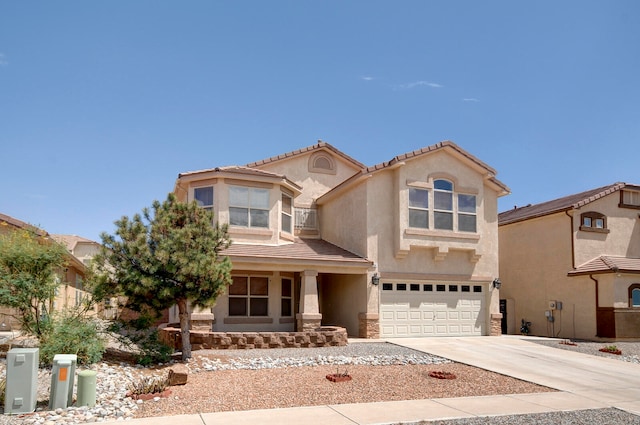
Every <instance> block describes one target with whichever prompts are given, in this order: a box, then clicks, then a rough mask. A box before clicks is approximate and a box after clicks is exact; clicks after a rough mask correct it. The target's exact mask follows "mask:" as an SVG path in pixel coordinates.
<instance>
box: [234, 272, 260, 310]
mask: <svg viewBox="0 0 640 425" xmlns="http://www.w3.org/2000/svg"><path fill="white" fill-rule="evenodd" d="M268 315H269V278H268V277H264V276H234V277H233V283H232V284H231V285H229V316H245V317H252V316H268Z"/></svg>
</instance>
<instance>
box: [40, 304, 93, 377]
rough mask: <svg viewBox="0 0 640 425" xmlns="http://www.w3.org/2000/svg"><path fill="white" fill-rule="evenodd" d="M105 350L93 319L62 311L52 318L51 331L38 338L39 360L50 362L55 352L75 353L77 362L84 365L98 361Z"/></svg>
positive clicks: (45, 362)
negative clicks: (62, 312)
mask: <svg viewBox="0 0 640 425" xmlns="http://www.w3.org/2000/svg"><path fill="white" fill-rule="evenodd" d="M105 350H106V344H105V341H104V339H103V338H102V337H101V336H100V334H99V329H98V325H97V323H96V322H95V321H93V320H92V319H90V318H85V317H82V316H80V315H77V314H72V313H64V314H62V315H61V316H59V317H56V318H54V320H53V329H52V331H51V333H49V334H48V335H46V336H45V337H44V338H42V339H41V340H40V362H42V363H44V364H51V363H52V362H53V356H55V355H56V354H76V355H77V356H78V364H84V365H86V364H91V363H95V362H98V361H100V360H101V359H102V355H103V354H104V352H105Z"/></svg>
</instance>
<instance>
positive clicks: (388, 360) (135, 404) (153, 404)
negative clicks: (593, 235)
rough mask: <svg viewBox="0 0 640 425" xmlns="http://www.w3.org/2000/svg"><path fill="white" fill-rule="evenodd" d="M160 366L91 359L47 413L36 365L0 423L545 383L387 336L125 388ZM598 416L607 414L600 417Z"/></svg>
mask: <svg viewBox="0 0 640 425" xmlns="http://www.w3.org/2000/svg"><path fill="white" fill-rule="evenodd" d="M536 342H538V340H536ZM543 343H544V344H545V345H550V346H554V347H557V348H560V349H571V350H575V351H581V352H585V353H588V354H593V355H606V356H611V357H615V358H617V359H619V360H622V361H630V362H635V363H638V359H639V358H640V343H618V344H617V345H618V347H619V348H621V349H622V351H623V356H612V355H610V354H605V353H599V354H598V349H599V348H602V347H603V346H604V344H602V343H582V342H579V343H578V345H577V346H566V347H565V346H562V345H561V344H558V341H557V340H555V341H554V340H549V341H545V342H543ZM623 344H625V345H623ZM626 344H629V345H628V346H627V345H626ZM170 367H171V364H167V365H157V366H155V367H153V368H142V367H139V366H138V367H136V366H131V365H128V364H126V363H108V362H101V363H99V364H96V365H93V366H92V367H91V368H92V369H93V370H96V371H97V373H98V375H97V378H98V379H97V382H98V391H97V398H98V400H97V402H98V403H97V405H96V406H95V407H93V408H86V407H84V408H75V407H70V408H68V409H58V410H57V411H55V412H49V411H47V409H46V400H48V398H49V384H50V379H51V378H50V371H48V370H47V369H41V371H40V375H39V386H38V399H39V408H38V409H39V411H36V412H35V413H33V414H27V415H18V416H8V415H2V416H0V424H1V425H4V424H18V425H20V424H47V425H53V424H60V425H62V424H72V423H89V422H103V421H105V420H109V421H111V420H127V419H131V418H136V417H148V416H159V415H163V416H164V415H176V414H183V413H198V412H215V411H227V410H247V409H263V408H275V407H292V406H307V405H318V404H321V405H326V404H341V403H361V402H372V401H390V400H407V399H423V398H441V397H465V396H476V395H491V394H514V393H530V392H540V391H551V390H550V389H548V388H544V387H540V386H538V385H535V384H531V383H528V382H524V381H520V380H517V379H514V378H510V377H507V376H503V375H500V374H496V373H492V372H488V371H485V370H482V369H478V368H474V367H470V366H466V365H462V364H458V363H454V362H451V361H449V360H447V359H443V358H440V357H437V356H432V355H429V354H425V353H421V352H417V351H414V350H411V349H407V348H404V347H399V346H396V345H394V344H388V343H369V342H362V343H361V342H356V343H351V344H349V345H348V346H346V347H328V348H307V349H273V350H224V351H223V350H207V351H196V352H194V359H192V361H190V362H189V363H188V364H187V367H188V369H189V371H190V374H189V378H188V382H187V384H186V385H184V386H175V387H171V394H170V395H169V396H168V397H165V398H158V397H157V398H155V399H152V400H149V401H145V402H142V401H135V400H132V399H131V398H130V397H127V396H126V393H127V391H128V387H129V384H130V383H131V382H136V381H138V380H140V379H141V378H142V377H145V376H161V377H165V376H166V374H167V373H168V369H169V368H170ZM430 371H444V372H450V373H453V374H455V375H456V377H457V378H456V379H453V380H440V379H435V378H432V377H430V376H429V372H430ZM344 372H346V373H348V374H349V375H351V376H352V378H353V379H352V380H351V381H348V382H340V383H332V382H330V381H328V380H327V379H326V378H325V376H326V375H327V374H332V373H344ZM0 373H1V374H4V373H5V372H4V364H2V365H0ZM558 415H559V416H558ZM536 418H537V419H536ZM607 418H608V419H607ZM605 419H607V420H609V419H610V420H612V421H613V422H606V421H604V422H603V420H605ZM638 419H640V417H638V416H634V415H630V414H628V413H626V412H621V411H618V410H616V409H597V410H583V411H578V412H561V413H557V412H556V413H553V414H551V413H550V414H543V415H518V416H503V417H492V418H470V419H464V420H456V421H439V422H435V423H441V424H448V425H464V424H469V425H475V424H487V423H491V424H494V423H496V424H502V423H504V424H507V423H509V424H528V423H543V424H544V423H554V424H555V423H559V424H582V423H585V424H587V423H588V424H601V423H602V424H605V423H617V424H620V423H625V424H635V423H638V424H640V422H637V420H638ZM425 423H428V422H425ZM431 423H434V422H431Z"/></svg>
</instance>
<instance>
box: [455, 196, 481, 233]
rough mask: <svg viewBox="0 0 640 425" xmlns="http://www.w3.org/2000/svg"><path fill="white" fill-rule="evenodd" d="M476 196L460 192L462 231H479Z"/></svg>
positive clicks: (459, 218)
mask: <svg viewBox="0 0 640 425" xmlns="http://www.w3.org/2000/svg"><path fill="white" fill-rule="evenodd" d="M476 223H477V219H476V196H475V195H465V194H462V193H459V194H458V230H459V231H461V232H473V233H475V232H476V231H477V226H476Z"/></svg>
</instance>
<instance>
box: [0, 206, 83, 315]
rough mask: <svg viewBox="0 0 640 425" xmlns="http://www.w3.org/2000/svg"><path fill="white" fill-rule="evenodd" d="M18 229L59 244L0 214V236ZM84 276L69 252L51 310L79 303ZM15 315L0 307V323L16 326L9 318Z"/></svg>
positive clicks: (31, 227) (26, 224)
mask: <svg viewBox="0 0 640 425" xmlns="http://www.w3.org/2000/svg"><path fill="white" fill-rule="evenodd" d="M19 229H32V230H34V231H35V232H37V233H38V234H39V235H41V236H43V237H46V238H49V239H52V240H56V241H57V242H60V240H58V239H57V238H55V237H54V236H52V235H50V234H49V233H47V232H46V231H44V230H42V229H39V228H37V227H35V226H32V225H30V224H28V223H25V222H24V221H21V220H18V219H16V218H13V217H10V216H8V215H5V214H1V213H0V234H5V233H8V232H12V231H15V230H19ZM84 275H85V265H84V264H83V262H82V261H81V260H80V259H79V258H76V257H75V256H74V255H73V254H72V252H70V253H69V256H68V258H67V265H66V268H65V269H64V270H60V273H59V276H58V280H59V282H60V285H59V287H58V290H57V291H56V297H55V299H54V300H53V301H52V302H53V305H52V306H53V310H55V311H60V310H62V309H64V308H66V307H71V306H75V305H77V303H79V301H80V300H81V299H82V297H83V296H84V291H83V288H82V281H83V279H84ZM15 313H16V312H15V311H13V310H12V309H10V308H7V307H0V320H2V323H5V324H8V323H11V325H12V326H16V325H17V322H16V321H15V319H12V318H11V316H12V315H14V314H15Z"/></svg>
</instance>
